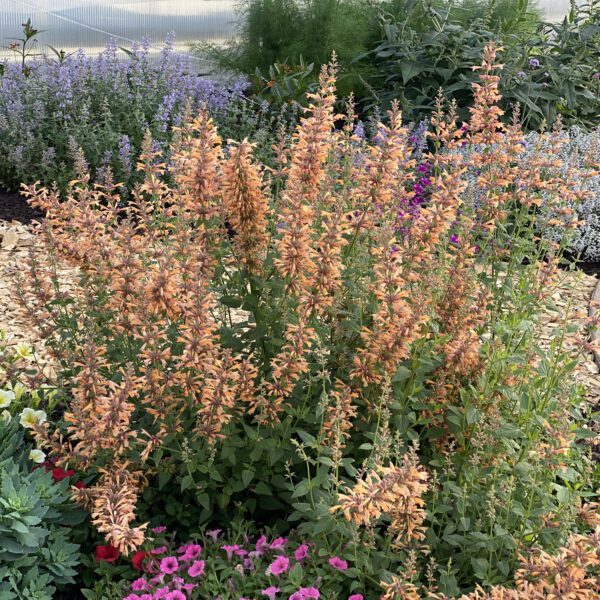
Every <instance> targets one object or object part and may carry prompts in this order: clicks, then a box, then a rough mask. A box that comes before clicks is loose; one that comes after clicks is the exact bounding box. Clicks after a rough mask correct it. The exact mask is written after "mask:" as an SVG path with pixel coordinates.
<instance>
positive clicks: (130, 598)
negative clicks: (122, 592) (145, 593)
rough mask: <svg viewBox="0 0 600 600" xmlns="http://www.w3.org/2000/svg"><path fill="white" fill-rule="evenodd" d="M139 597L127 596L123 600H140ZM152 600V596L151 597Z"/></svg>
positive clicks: (135, 595)
mask: <svg viewBox="0 0 600 600" xmlns="http://www.w3.org/2000/svg"><path fill="white" fill-rule="evenodd" d="M138 598H139V596H138V595H137V594H129V596H125V598H123V600H138ZM150 598H152V596H150Z"/></svg>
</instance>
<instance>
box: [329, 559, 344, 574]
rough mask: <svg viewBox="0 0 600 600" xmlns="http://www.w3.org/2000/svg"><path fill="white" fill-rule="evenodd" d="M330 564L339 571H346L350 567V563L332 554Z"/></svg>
mask: <svg viewBox="0 0 600 600" xmlns="http://www.w3.org/2000/svg"><path fill="white" fill-rule="evenodd" d="M329 564H330V565H331V566H332V567H333V568H334V569H337V570H338V571H345V570H346V569H347V568H348V563H347V562H346V561H345V560H344V559H342V558H340V557H339V556H332V557H331V558H330V559H329Z"/></svg>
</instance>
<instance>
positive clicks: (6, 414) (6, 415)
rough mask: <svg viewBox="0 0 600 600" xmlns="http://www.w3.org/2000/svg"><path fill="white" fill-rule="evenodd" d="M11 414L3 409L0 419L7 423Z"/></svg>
mask: <svg viewBox="0 0 600 600" xmlns="http://www.w3.org/2000/svg"><path fill="white" fill-rule="evenodd" d="M11 418H12V417H11V416H10V413H9V412H8V411H7V410H3V411H2V413H1V414H0V421H1V422H2V423H8V422H9V421H10V420H11Z"/></svg>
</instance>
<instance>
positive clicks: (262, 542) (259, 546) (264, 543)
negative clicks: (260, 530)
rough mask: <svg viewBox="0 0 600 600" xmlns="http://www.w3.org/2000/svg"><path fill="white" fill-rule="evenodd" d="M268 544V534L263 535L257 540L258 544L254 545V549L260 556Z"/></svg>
mask: <svg viewBox="0 0 600 600" xmlns="http://www.w3.org/2000/svg"><path fill="white" fill-rule="evenodd" d="M267 546H268V544H267V536H266V535H261V536H260V537H259V538H258V539H257V540H256V545H255V546H254V549H255V550H256V552H257V553H258V555H259V556H260V555H261V554H262V553H263V552H264V551H265V548H266V547H267Z"/></svg>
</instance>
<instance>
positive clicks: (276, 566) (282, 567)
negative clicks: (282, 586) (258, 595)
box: [267, 555, 290, 575]
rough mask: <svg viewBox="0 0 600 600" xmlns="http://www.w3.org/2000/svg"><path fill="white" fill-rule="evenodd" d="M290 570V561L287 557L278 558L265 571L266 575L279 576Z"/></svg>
mask: <svg viewBox="0 0 600 600" xmlns="http://www.w3.org/2000/svg"><path fill="white" fill-rule="evenodd" d="M289 568H290V559H289V558H288V557H287V556H283V555H280V556H278V557H277V558H276V559H275V560H274V561H273V562H272V563H271V564H270V565H269V568H268V569H267V575H281V574H282V573H285V572H286V571H287V570H288V569H289Z"/></svg>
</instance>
